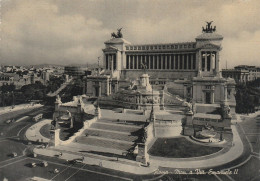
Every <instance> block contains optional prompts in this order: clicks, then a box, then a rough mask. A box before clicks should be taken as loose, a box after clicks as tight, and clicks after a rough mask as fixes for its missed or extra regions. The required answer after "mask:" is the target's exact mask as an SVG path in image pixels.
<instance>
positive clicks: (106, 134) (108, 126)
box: [77, 118, 144, 155]
mask: <svg viewBox="0 0 260 181" xmlns="http://www.w3.org/2000/svg"><path fill="white" fill-rule="evenodd" d="M143 124H144V123H140V122H131V121H120V120H116V119H102V118H101V119H99V120H97V121H96V122H95V123H93V124H92V125H91V127H90V128H88V129H86V130H85V131H84V133H83V134H82V135H81V136H80V137H78V138H77V143H81V144H85V145H88V146H89V148H91V149H92V150H91V151H92V153H95V152H100V151H102V152H106V153H113V154H120V155H122V154H123V153H128V152H130V151H133V150H134V148H135V146H136V141H137V140H138V136H139V131H140V129H141V128H142V126H143Z"/></svg>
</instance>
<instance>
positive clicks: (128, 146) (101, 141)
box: [77, 137, 134, 151]
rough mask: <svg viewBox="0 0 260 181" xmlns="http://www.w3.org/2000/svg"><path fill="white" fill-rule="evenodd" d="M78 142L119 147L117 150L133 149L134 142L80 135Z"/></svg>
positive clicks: (105, 146)
mask: <svg viewBox="0 0 260 181" xmlns="http://www.w3.org/2000/svg"><path fill="white" fill-rule="evenodd" d="M77 142H78V143H82V144H87V145H88V144H89V145H94V146H99V147H104V148H112V149H117V150H122V151H127V150H129V149H131V148H132V147H133V146H134V144H126V143H122V142H117V141H113V140H108V139H106V140H105V139H97V138H94V137H79V138H78V139H77Z"/></svg>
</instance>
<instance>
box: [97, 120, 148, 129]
mask: <svg viewBox="0 0 260 181" xmlns="http://www.w3.org/2000/svg"><path fill="white" fill-rule="evenodd" d="M97 123H104V124H114V125H118V126H127V127H133V128H141V127H142V126H143V125H144V123H143V122H136V121H135V122H133V121H125V120H119V121H118V120H116V119H100V120H98V121H97Z"/></svg>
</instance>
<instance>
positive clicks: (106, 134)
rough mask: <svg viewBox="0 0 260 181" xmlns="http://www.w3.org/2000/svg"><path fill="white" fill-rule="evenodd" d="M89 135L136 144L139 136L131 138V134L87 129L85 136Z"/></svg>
mask: <svg viewBox="0 0 260 181" xmlns="http://www.w3.org/2000/svg"><path fill="white" fill-rule="evenodd" d="M86 134H88V135H89V136H98V137H102V138H109V139H115V140H122V141H129V142H134V141H135V140H137V139H138V136H131V135H130V133H129V134H125V133H123V132H121V133H120V132H112V131H107V130H100V129H91V128H90V129H87V130H85V132H84V134H83V135H84V136H85V135H86Z"/></svg>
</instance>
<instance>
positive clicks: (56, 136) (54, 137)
mask: <svg viewBox="0 0 260 181" xmlns="http://www.w3.org/2000/svg"><path fill="white" fill-rule="evenodd" d="M50 132H51V140H50V146H58V145H60V129H52V130H51V131H50Z"/></svg>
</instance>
